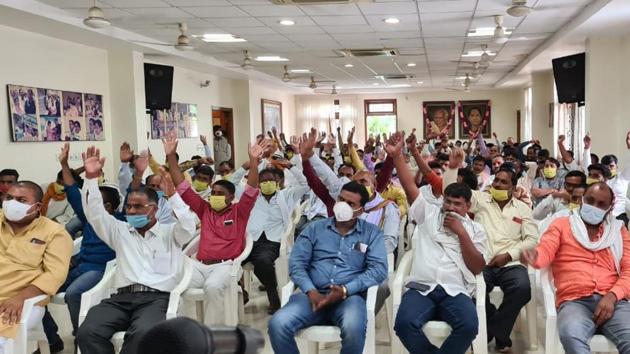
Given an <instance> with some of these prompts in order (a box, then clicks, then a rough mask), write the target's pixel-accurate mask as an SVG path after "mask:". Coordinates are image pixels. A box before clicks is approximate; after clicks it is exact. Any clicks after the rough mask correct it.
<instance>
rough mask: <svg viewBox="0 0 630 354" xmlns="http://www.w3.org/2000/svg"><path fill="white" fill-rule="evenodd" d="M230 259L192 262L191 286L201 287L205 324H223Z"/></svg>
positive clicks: (229, 275)
mask: <svg viewBox="0 0 630 354" xmlns="http://www.w3.org/2000/svg"><path fill="white" fill-rule="evenodd" d="M231 269H232V261H228V262H223V263H217V264H211V265H205V264H203V263H200V262H194V266H193V274H192V277H191V279H190V285H189V287H191V288H203V291H204V295H205V296H204V301H203V308H204V310H203V322H204V324H205V325H206V326H213V325H224V324H225V311H226V309H225V305H224V304H225V302H224V299H225V296H226V293H227V291H228V288H229V286H230V280H231V279H232V277H231V274H230V270H231Z"/></svg>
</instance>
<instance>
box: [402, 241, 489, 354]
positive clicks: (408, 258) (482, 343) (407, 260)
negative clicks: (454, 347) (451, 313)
mask: <svg viewBox="0 0 630 354" xmlns="http://www.w3.org/2000/svg"><path fill="white" fill-rule="evenodd" d="M413 256H414V252H413V251H411V252H407V253H406V254H405V256H404V257H403V260H402V261H401V262H400V264H399V265H398V270H397V271H396V276H395V278H394V282H393V285H392V289H391V290H392V297H393V303H394V314H398V309H399V307H400V303H401V301H402V296H403V293H404V292H405V287H404V286H405V283H404V280H405V278H406V277H407V276H408V275H409V273H410V272H411V266H412V264H413ZM475 279H476V283H477V288H476V291H475V299H476V300H475V301H476V303H475V309H476V312H477V318H478V319H479V330H478V334H477V337H476V338H475V339H474V340H473V342H472V349H473V351H474V353H475V354H487V353H488V343H487V337H488V331H487V328H486V283H485V282H484V280H483V274H478V275H477V276H476V277H475ZM394 318H395V317H394ZM422 330H423V331H424V334H425V335H426V336H427V337H428V338H430V339H432V340H434V341H436V342H438V341H439V342H441V341H443V340H444V339H446V338H447V337H448V336H449V335H450V334H451V327H450V326H449V325H448V324H447V323H446V322H443V321H429V322H427V323H426V324H425V325H424V327H423V328H422ZM434 344H435V342H434ZM403 350H404V347H403V345H402V343H401V342H400V339H398V337H397V336H394V337H393V339H392V354H399V353H403ZM405 352H406V351H405Z"/></svg>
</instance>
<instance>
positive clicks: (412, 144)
mask: <svg viewBox="0 0 630 354" xmlns="http://www.w3.org/2000/svg"><path fill="white" fill-rule="evenodd" d="M417 142H418V138H417V137H416V128H413V129H411V134H409V136H408V137H407V139H406V140H405V143H407V149H409V151H410V152H414V151H415V150H417V145H416V144H417Z"/></svg>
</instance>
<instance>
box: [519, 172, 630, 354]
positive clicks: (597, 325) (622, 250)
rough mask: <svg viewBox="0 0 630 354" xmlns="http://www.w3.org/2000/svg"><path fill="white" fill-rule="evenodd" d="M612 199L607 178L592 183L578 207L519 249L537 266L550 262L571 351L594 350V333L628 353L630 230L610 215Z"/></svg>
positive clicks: (561, 322)
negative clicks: (535, 242) (534, 242)
mask: <svg viewBox="0 0 630 354" xmlns="http://www.w3.org/2000/svg"><path fill="white" fill-rule="evenodd" d="M614 199H615V197H614V193H613V191H612V189H610V187H609V186H608V185H607V184H606V183H603V182H599V183H596V184H592V185H591V186H589V187H588V189H587V190H586V193H585V194H584V198H583V203H582V206H581V208H580V209H579V211H578V210H575V211H573V212H571V214H570V215H569V216H568V217H561V218H559V219H557V220H555V221H554V222H553V223H552V224H551V225H550V226H549V228H548V229H547V231H546V232H545V233H544V234H543V236H542V238H541V241H540V243H539V244H538V246H536V247H535V248H533V249H530V250H526V251H523V252H522V253H521V262H523V263H525V264H531V265H532V266H533V267H534V268H544V267H547V266H549V265H551V270H552V272H553V276H554V279H555V286H556V306H558V334H559V336H560V342H562V346H563V347H564V350H565V351H566V352H567V354H573V353H575V354H582V353H585V354H586V353H590V352H591V349H590V346H589V343H590V340H591V338H592V337H593V335H594V334H595V333H596V332H597V333H601V334H603V335H604V336H606V338H608V339H610V340H611V341H612V342H613V343H615V345H616V346H617V349H618V350H619V353H621V354H628V353H630V321H629V320H628V318H630V304H629V303H628V301H627V300H626V298H627V297H628V296H630V235H629V234H628V230H627V229H626V227H625V226H624V225H623V221H620V220H616V219H615V218H614V216H613V215H612V214H611V210H612V206H613V205H614Z"/></svg>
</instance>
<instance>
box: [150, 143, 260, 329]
mask: <svg viewBox="0 0 630 354" xmlns="http://www.w3.org/2000/svg"><path fill="white" fill-rule="evenodd" d="M162 142H163V143H164V151H165V153H166V159H167V161H168V164H169V170H170V173H171V176H172V178H173V182H174V183H175V185H176V186H177V193H179V195H180V196H181V197H182V199H183V200H184V202H185V203H186V204H188V206H190V208H191V209H192V211H193V212H195V214H197V216H198V217H199V219H200V220H201V239H200V242H199V251H198V252H197V261H198V262H195V263H194V265H195V266H194V271H193V275H192V279H191V282H190V286H191V287H195V288H201V287H203V289H204V292H205V301H204V323H205V324H206V325H209V326H210V325H220V324H224V322H225V313H224V311H225V309H224V306H223V297H224V295H225V290H226V289H227V288H228V285H229V284H228V282H229V281H230V267H231V265H232V260H233V259H234V258H236V257H238V256H239V255H240V254H241V252H243V249H244V248H245V237H246V235H245V230H246V228H247V221H248V220H249V215H250V213H251V211H252V209H253V207H254V204H255V203H256V198H257V197H258V169H256V168H252V169H251V170H250V171H249V175H248V178H247V186H246V187H245V190H244V191H243V195H242V196H241V198H240V200H239V202H238V203H232V202H233V201H234V191H235V187H234V184H232V183H231V182H229V181H226V180H218V181H216V182H214V184H213V185H212V192H211V194H210V203H209V204H208V200H206V199H203V198H201V197H200V196H199V195H198V194H197V193H196V192H195V191H194V189H193V188H192V187H191V186H190V183H188V182H187V181H186V180H185V179H184V175H183V174H182V173H181V172H180V171H179V168H177V157H176V152H177V139H176V138H174V137H169V138H166V139H163V140H162ZM270 144H271V142H270V141H269V140H262V141H260V142H258V143H257V144H255V145H253V146H251V147H250V148H249V163H250V166H257V165H258V163H259V160H260V158H261V156H262V154H263V152H264V151H265V149H267V148H268V147H269V145H270Z"/></svg>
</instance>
